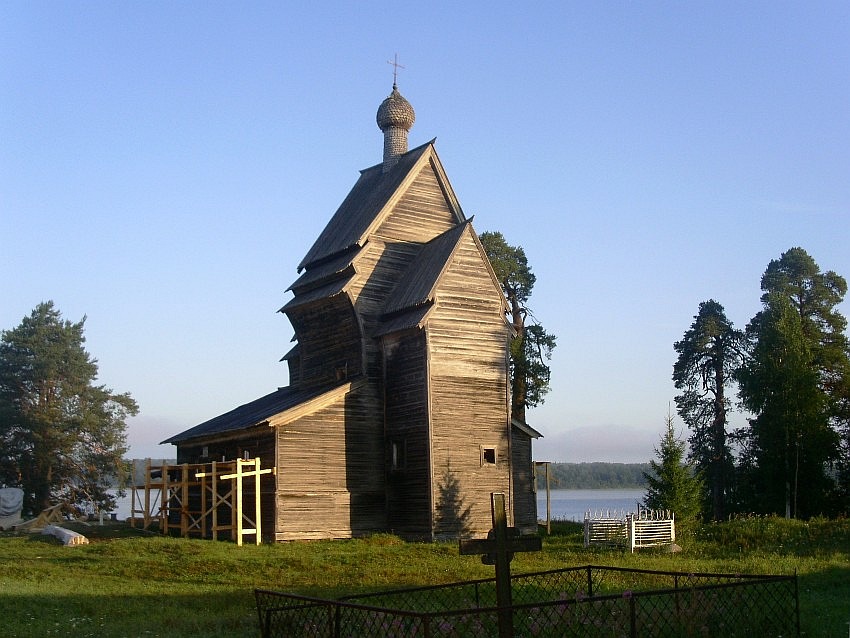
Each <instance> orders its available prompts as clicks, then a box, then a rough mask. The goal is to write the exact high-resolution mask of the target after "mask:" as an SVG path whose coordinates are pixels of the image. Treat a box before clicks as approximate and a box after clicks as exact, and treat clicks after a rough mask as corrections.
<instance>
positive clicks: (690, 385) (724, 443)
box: [673, 299, 744, 521]
mask: <svg viewBox="0 0 850 638" xmlns="http://www.w3.org/2000/svg"><path fill="white" fill-rule="evenodd" d="M743 346H744V336H743V334H742V333H741V332H740V331H739V330H735V328H734V327H733V325H732V322H731V321H729V319H727V318H726V313H725V311H724V309H723V306H722V305H720V304H719V303H718V302H716V301H714V300H713V299H710V300H708V301H704V302H702V303H701V304H700V305H699V312H698V313H697V314H696V316H695V317H694V322H693V323H692V324H691V327H690V328H689V329H688V331H687V332H685V335H684V336H683V337H682V340H681V341H677V342H676V343H675V344H674V346H673V348H674V350H675V351H676V352H677V353H678V355H679V357H678V359H677V360H676V363H675V364H674V365H673V381H674V383H675V386H676V389H677V390H681V394H679V395H677V396H676V406H677V409H678V412H679V416H681V417H682V420H683V421H684V422H685V424H686V425H687V426H688V428H689V429H690V430H691V436H690V439H689V443H690V454H689V458H690V459H691V460H692V461H693V462H694V464H695V466H696V468H697V470H698V471H700V473H701V474H702V475H703V476H704V477H705V478H706V485H705V487H706V488H707V490H706V494H705V495H704V499H703V500H704V502H705V505H706V511H708V512H711V517H712V519H713V520H716V521H719V520H723V519H724V518H725V515H726V509H727V500H728V498H729V492H730V490H731V489H732V480H733V475H734V459H733V454H732V451H731V448H730V445H729V442H728V432H727V424H728V418H727V413H728V411H729V409H730V407H731V401H730V399H729V397H728V395H727V389H729V388H730V387H731V385H732V383H733V380H734V375H735V373H736V371H737V370H738V368H739V367H740V364H741V357H742V352H743Z"/></svg>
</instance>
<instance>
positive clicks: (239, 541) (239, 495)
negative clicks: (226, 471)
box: [233, 459, 242, 547]
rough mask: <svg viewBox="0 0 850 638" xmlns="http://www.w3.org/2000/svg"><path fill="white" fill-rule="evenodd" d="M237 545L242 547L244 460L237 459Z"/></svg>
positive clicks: (235, 513) (235, 514)
mask: <svg viewBox="0 0 850 638" xmlns="http://www.w3.org/2000/svg"><path fill="white" fill-rule="evenodd" d="M234 509H235V510H236V511H235V512H234V513H233V515H234V516H235V517H236V544H237V545H239V546H240V547H241V546H242V459H236V507H235V508H234Z"/></svg>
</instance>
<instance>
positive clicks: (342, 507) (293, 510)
mask: <svg viewBox="0 0 850 638" xmlns="http://www.w3.org/2000/svg"><path fill="white" fill-rule="evenodd" d="M378 403H379V397H376V396H374V389H373V388H371V387H370V386H363V387H362V388H361V389H360V390H354V391H352V392H350V393H349V394H348V395H346V396H345V397H344V398H342V399H340V400H338V401H336V402H334V403H333V404H332V405H330V406H327V407H325V408H322V409H320V410H317V411H315V412H313V413H312V414H309V415H307V416H304V417H302V418H299V419H297V420H296V421H293V422H291V423H286V424H284V425H279V426H277V427H276V430H277V437H278V451H277V468H278V469H277V501H276V503H277V511H276V513H277V520H276V525H275V528H276V538H277V540H295V539H315V538H348V537H352V536H358V535H363V534H367V533H370V532H376V531H383V530H385V529H386V526H387V521H386V515H385V498H384V494H385V492H384V471H383V469H384V432H383V421H382V418H381V413H380V412H377V411H376V410H375V405H376V404H378Z"/></svg>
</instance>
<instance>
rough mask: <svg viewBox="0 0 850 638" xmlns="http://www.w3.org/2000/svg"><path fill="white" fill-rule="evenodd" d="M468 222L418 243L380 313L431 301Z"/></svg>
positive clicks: (413, 306)
mask: <svg viewBox="0 0 850 638" xmlns="http://www.w3.org/2000/svg"><path fill="white" fill-rule="evenodd" d="M468 225H469V222H465V223H463V224H460V225H458V226H455V227H454V228H451V229H449V230H447V231H446V232H444V233H443V234H442V235H440V236H438V237H435V238H434V239H432V240H431V241H429V242H428V243H427V244H425V245H424V246H423V247H422V250H420V251H419V254H418V255H417V256H416V259H415V260H414V261H413V263H412V264H410V266H409V267H408V269H407V271H406V272H405V274H404V276H403V277H402V278H401V279H400V280H399V282H398V284H397V285H396V287H395V289H394V290H393V292H392V294H391V295H390V297H389V299H387V302H386V304H384V316H389V315H392V314H394V313H397V312H400V311H403V310H410V309H413V308H415V307H417V306H421V305H424V304H426V303H429V302H432V301H433V299H434V288H435V286H436V284H437V281H438V280H439V278H440V275H441V274H442V272H443V270H444V269H445V267H446V264H448V263H449V260H450V259H451V256H452V253H453V252H454V250H455V248H456V247H457V244H458V241H460V237H461V235H462V234H463V231H464V230H466V228H467V226H468Z"/></svg>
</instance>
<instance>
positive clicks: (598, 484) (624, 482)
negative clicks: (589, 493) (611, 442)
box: [536, 461, 652, 490]
mask: <svg viewBox="0 0 850 638" xmlns="http://www.w3.org/2000/svg"><path fill="white" fill-rule="evenodd" d="M536 471H537V487H538V489H541V488H542V489H545V487H546V472H545V469H544V466H539V465H538V466H537V468H536ZM644 473H649V474H651V473H652V466H651V465H650V464H649V463H607V462H605V461H593V462H588V463H554V462H550V463H549V486H550V488H551V489H553V490H554V489H559V490H598V489H645V488H646V478H645V477H644Z"/></svg>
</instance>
